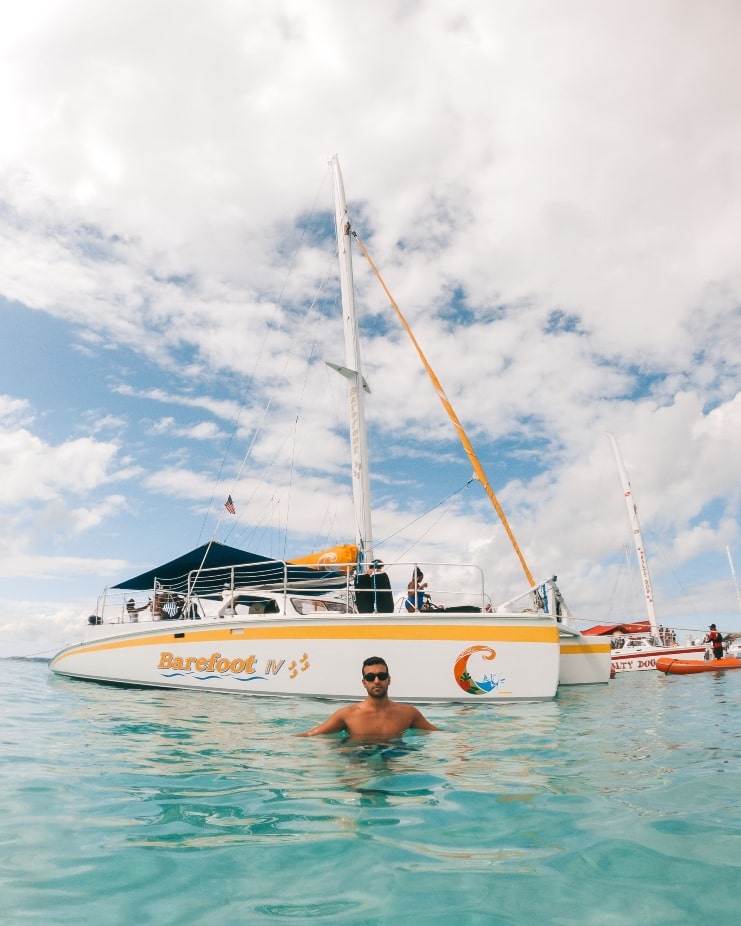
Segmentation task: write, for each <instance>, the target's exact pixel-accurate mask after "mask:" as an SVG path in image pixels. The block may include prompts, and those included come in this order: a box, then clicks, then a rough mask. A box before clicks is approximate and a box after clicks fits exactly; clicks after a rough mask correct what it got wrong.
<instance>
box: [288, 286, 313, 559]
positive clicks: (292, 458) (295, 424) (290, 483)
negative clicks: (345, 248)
mask: <svg viewBox="0 0 741 926" xmlns="http://www.w3.org/2000/svg"><path fill="white" fill-rule="evenodd" d="M314 304H316V300H315V301H314ZM307 317H308V313H307ZM321 321H322V319H321V316H320V315H319V313H317V317H316V326H315V328H314V338H313V340H312V342H311V348H310V350H309V356H308V359H307V361H306V367H305V372H304V381H303V384H302V386H301V392H300V394H299V401H298V408H297V409H296V416H295V418H294V421H293V447H292V450H291V456H290V461H291V462H290V466H289V469H288V500H287V503H286V527H285V531H284V534H283V559H285V558H286V548H287V544H288V522H289V520H290V515H291V490H292V489H293V475H294V464H295V460H296V440H297V436H298V423H299V419H300V418H301V412H302V410H303V407H304V397H305V395H306V384H307V382H308V380H309V372H310V370H311V362H312V360H313V359H314V356H315V352H316V348H317V344H318V342H319V326H320V324H321Z"/></svg>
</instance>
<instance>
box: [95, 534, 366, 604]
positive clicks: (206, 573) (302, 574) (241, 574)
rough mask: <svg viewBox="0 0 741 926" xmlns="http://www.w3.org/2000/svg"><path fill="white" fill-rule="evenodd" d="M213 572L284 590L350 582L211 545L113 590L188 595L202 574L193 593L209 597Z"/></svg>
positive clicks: (238, 581)
mask: <svg viewBox="0 0 741 926" xmlns="http://www.w3.org/2000/svg"><path fill="white" fill-rule="evenodd" d="M239 567H244V568H239ZM214 569H220V570H229V572H230V574H231V576H232V578H233V584H235V585H237V584H238V585H266V586H281V585H283V584H284V582H285V581H286V580H287V581H288V582H289V584H290V585H292V586H296V585H318V584H321V586H322V587H323V588H324V589H327V588H332V587H335V588H339V587H342V586H343V585H345V583H346V581H347V580H346V576H345V574H344V573H343V572H340V571H327V570H326V568H325V569H322V570H321V580H319V577H318V576H317V569H316V568H314V569H312V568H310V567H308V566H293V565H289V564H287V563H282V562H279V561H277V560H273V559H269V558H268V557H267V556H260V555H259V554H257V553H248V552H247V551H246V550H240V549H238V548H237V547H230V546H227V545H226V544H223V543H217V542H216V541H212V542H211V543H204V544H202V545H201V546H200V547H196V548H195V549H194V550H190V551H189V552H188V553H183V555H182V556H178V557H177V558H176V559H172V560H170V561H169V562H167V563H163V564H162V565H161V566H156V567H155V568H154V569H149V570H148V571H147V572H143V573H141V575H138V576H134V577H133V578H131V579H125V580H124V581H123V582H119V583H118V585H114V586H113V587H114V588H125V589H137V590H142V589H144V590H146V589H152V588H154V587H155V584H159V585H166V586H168V587H176V588H180V589H181V590H183V591H185V590H186V589H187V585H188V576H189V575H191V576H193V575H194V574H195V573H197V572H202V573H203V576H202V578H201V576H200V575H199V577H198V578H197V579H196V581H195V585H194V586H193V587H192V588H191V589H190V591H191V592H193V591H198V592H201V593H205V594H208V593H209V592H210V591H211V590H212V589H213V586H214V573H213V572H212V571H211V570H214Z"/></svg>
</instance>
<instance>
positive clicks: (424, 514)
mask: <svg viewBox="0 0 741 926" xmlns="http://www.w3.org/2000/svg"><path fill="white" fill-rule="evenodd" d="M476 481H477V480H476V477H475V476H472V477H471V478H470V479H469V480H468V481H467V482H464V483H463V485H462V486H461V487H460V488H459V489H455V491H453V492H451V493H450V494H449V495H446V496H445V498H441V499H440V501H439V502H437V504H435V505H433V506H432V508H428V509H427V511H423V512H422V514H420V515H418V516H417V517H416V518H413V519H412V520H411V521H409V522H407V523H406V524H404V525H402V526H401V527H400V528H399V529H398V530H395V531H394V532H393V533H391V534H389V535H388V537H384V539H383V540H379V541H378V542H377V543H376V546H378V547H380V546H383V544H384V543H388V542H389V540H393V538H394V537H396V535H397V534H400V533H401V532H402V531H405V530H408V529H409V528H410V527H412V526H413V525H414V524H416V523H417V522H418V521H421V520H422V519H423V518H426V517H427V515H428V514H431V513H432V512H433V511H435V510H436V509H437V508H441V507H442V506H443V505H446V503H447V502H449V501H451V500H452V499H453V498H455V496H456V495H460V494H461V492H465V491H466V489H467V488H468V487H469V486H470V485H471V483H472V482H476ZM448 507H450V506H448ZM443 514H444V512H443V513H441V515H440V518H442V515H443ZM440 518H438V519H437V521H435V522H434V523H435V524H437V523H438V522H439V521H440ZM432 527H434V524H433V525H431V527H430V528H429V529H428V530H426V531H425V533H424V534H423V535H422V536H425V535H427V534H428V533H429V532H430V530H431V529H432ZM414 546H415V545H413V546H412V547H410V549H413V548H414ZM407 552H409V551H407ZM404 555H406V553H405V554H404Z"/></svg>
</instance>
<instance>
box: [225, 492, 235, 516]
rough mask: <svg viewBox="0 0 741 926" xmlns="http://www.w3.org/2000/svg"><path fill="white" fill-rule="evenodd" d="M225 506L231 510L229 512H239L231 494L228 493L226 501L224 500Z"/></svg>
mask: <svg viewBox="0 0 741 926" xmlns="http://www.w3.org/2000/svg"><path fill="white" fill-rule="evenodd" d="M224 507H225V508H226V510H227V511H228V512H229V514H236V513H237V512H236V511H235V510H234V502H233V501H232V497H231V495H227V497H226V501H225V502H224Z"/></svg>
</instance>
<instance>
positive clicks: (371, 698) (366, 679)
mask: <svg viewBox="0 0 741 926" xmlns="http://www.w3.org/2000/svg"><path fill="white" fill-rule="evenodd" d="M362 683H363V688H364V689H365V692H366V698H365V700H364V701H360V702H359V703H358V704H350V705H348V706H347V707H341V708H340V709H339V710H338V711H335V712H334V714H332V716H331V717H330V718H329V719H328V720H325V721H324V723H320V724H318V725H317V726H316V727H312V729H311V730H307V731H306V732H305V733H298V734H296V735H297V736H318V735H319V734H322V733H340V732H342V731H346V732H347V733H349V734H350V736H351V737H352V738H356V737H357V738H361V739H367V738H368V737H372V738H379V739H388V738H389V737H394V736H401V734H402V733H404V731H405V730H410V729H414V730H439V729H440V728H439V727H436V726H435V725H434V724H432V723H430V721H429V720H427V719H426V718H425V717H423V716H422V714H421V712H420V711H419V710H417V708H416V707H413V706H412V705H411V704H400V703H399V702H398V701H392V700H391V698H389V685H390V684H391V676H390V675H389V670H388V666H387V665H386V660H385V659H382V658H381V657H380V656H369V657H368V658H367V659H366V660H364V662H363V675H362Z"/></svg>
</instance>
